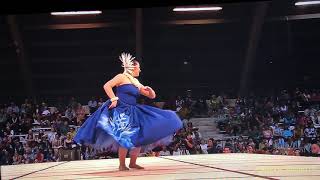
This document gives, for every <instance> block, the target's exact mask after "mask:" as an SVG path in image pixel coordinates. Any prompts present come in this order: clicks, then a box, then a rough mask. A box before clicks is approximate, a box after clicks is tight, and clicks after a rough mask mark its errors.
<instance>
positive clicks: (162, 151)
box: [159, 146, 171, 156]
mask: <svg viewBox="0 0 320 180" xmlns="http://www.w3.org/2000/svg"><path fill="white" fill-rule="evenodd" d="M159 155H160V156H170V155H171V154H170V152H169V151H168V150H167V147H166V146H163V147H162V150H161V151H160V153H159Z"/></svg>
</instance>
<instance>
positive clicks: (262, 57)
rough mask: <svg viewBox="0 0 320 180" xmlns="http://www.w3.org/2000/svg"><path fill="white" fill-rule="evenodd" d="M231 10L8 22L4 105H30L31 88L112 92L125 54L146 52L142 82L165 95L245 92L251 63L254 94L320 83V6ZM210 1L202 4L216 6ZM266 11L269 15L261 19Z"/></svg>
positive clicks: (0, 50)
mask: <svg viewBox="0 0 320 180" xmlns="http://www.w3.org/2000/svg"><path fill="white" fill-rule="evenodd" d="M224 2H225V3H216V4H211V5H216V6H221V7H223V9H222V10H221V11H212V12H174V11H173V8H175V7H176V6H175V5H172V4H168V5H167V6H165V4H160V5H156V4H155V5H154V6H152V4H148V6H147V7H144V8H141V9H140V10H139V9H138V10H137V9H136V8H133V7H127V8H120V7H118V6H116V8H115V7H114V8H111V9H108V8H102V9H100V10H101V11H102V14H98V15H82V16H61V17H59V16H52V15H51V14H50V11H48V12H42V11H41V12H38V11H33V12H24V11H22V12H17V14H15V15H14V14H10V13H7V14H2V15H1V16H0V58H1V61H0V64H1V66H0V73H1V76H0V81H1V84H3V85H2V92H3V93H2V95H1V96H2V98H1V99H6V98H10V97H11V98H14V97H24V96H26V95H28V93H27V92H28V88H29V91H30V89H31V90H32V91H33V93H34V94H36V96H45V97H48V98H49V97H52V98H54V97H56V96H72V95H73V96H77V97H84V98H87V97H90V96H92V95H95V96H99V95H103V93H104V92H103V89H102V86H103V84H104V83H105V82H106V81H107V80H108V79H109V78H111V77H112V76H114V75H116V74H117V73H119V72H121V71H122V70H121V66H120V61H119V60H118V56H119V54H120V53H121V52H123V51H126V52H130V53H132V54H136V48H137V46H139V58H140V59H139V60H140V61H141V64H142V74H141V80H142V82H144V83H145V84H150V85H151V86H153V87H155V89H156V90H158V91H159V92H160V94H163V95H166V96H167V95H169V94H171V93H172V92H174V91H183V90H186V89H195V90H197V89H198V90H199V92H201V93H208V90H210V91H212V92H218V91H225V90H230V89H231V90H235V91H237V90H239V88H240V86H241V77H243V71H244V64H246V63H247V60H248V56H249V57H250V56H252V57H253V58H252V59H253V61H252V63H251V66H250V67H251V69H252V70H251V73H250V74H249V76H248V77H247V78H250V79H251V80H250V82H251V84H250V88H251V87H252V88H258V89H259V88H260V89H264V88H266V87H278V88H281V87H294V86H313V85H314V86H316V85H317V84H319V83H317V82H319V81H320V77H319V73H318V67H317V66H316V64H319V63H318V57H319V55H318V54H319V45H318V42H319V40H320V35H319V32H320V21H319V20H320V19H319V18H320V9H319V7H320V5H319V6H309V7H297V6H295V5H294V1H281V2H279V1H262V2H258V1H256V2H249V1H239V2H227V1H224ZM203 3H205V4H198V6H199V5H207V4H208V3H207V2H203ZM261 4H264V5H265V6H266V14H265V16H264V17H263V18H261V19H258V20H257V19H255V18H256V17H257V16H258V15H257V14H259V10H257V9H258V8H259V6H261ZM178 5H180V6H182V5H183V4H178ZM188 5H189V4H188ZM67 7H70V6H67ZM46 10H47V9H45V11H46ZM139 13H140V14H139ZM137 14H139V16H137ZM259 21H262V22H263V23H262V28H261V31H260V32H258V33H257V32H256V31H254V30H253V29H254V28H255V27H256V26H257V25H256V24H255V23H256V22H259ZM137 22H138V23H139V24H140V26H139V27H140V31H139V32H137V26H136V24H137ZM255 33H257V34H259V35H256V34H255ZM137 38H138V39H137ZM255 40H256V41H257V43H256V46H255V48H253V49H254V51H249V50H248V49H249V47H250V45H252V42H253V41H255Z"/></svg>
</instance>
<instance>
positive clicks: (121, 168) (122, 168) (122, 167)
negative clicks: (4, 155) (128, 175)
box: [119, 166, 129, 171]
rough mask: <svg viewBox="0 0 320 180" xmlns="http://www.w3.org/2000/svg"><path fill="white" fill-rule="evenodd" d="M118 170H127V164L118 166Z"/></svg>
mask: <svg viewBox="0 0 320 180" xmlns="http://www.w3.org/2000/svg"><path fill="white" fill-rule="evenodd" d="M119 171H129V168H127V166H119Z"/></svg>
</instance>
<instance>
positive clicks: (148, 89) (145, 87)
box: [143, 86, 152, 91]
mask: <svg viewBox="0 0 320 180" xmlns="http://www.w3.org/2000/svg"><path fill="white" fill-rule="evenodd" d="M143 89H144V90H146V91H152V88H151V87H149V86H144V88H143Z"/></svg>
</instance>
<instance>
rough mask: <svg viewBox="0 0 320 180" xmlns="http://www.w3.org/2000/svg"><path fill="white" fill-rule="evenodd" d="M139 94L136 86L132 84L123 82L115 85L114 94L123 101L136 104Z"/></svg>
mask: <svg viewBox="0 0 320 180" xmlns="http://www.w3.org/2000/svg"><path fill="white" fill-rule="evenodd" d="M139 95H140V92H139V90H138V88H137V87H136V86H134V85H133V84H123V85H120V86H118V87H117V92H116V96H117V97H118V98H119V99H120V101H122V102H124V103H127V104H131V105H135V104H137V98H138V97H139Z"/></svg>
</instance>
